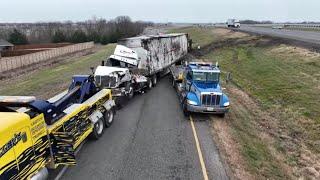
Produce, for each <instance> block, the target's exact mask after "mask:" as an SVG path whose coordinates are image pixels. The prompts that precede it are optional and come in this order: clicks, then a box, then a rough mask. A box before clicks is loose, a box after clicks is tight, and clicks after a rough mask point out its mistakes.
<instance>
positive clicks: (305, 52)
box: [271, 44, 320, 59]
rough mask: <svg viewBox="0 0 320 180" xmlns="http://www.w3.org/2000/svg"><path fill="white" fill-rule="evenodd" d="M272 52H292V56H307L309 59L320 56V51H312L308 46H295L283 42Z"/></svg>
mask: <svg viewBox="0 0 320 180" xmlns="http://www.w3.org/2000/svg"><path fill="white" fill-rule="evenodd" d="M271 53H277V54H281V53H290V54H291V55H292V56H295V55H298V56H303V57H306V58H308V59H315V58H319V57H320V53H318V52H313V51H310V50H309V49H307V48H302V47H295V46H290V45H285V44H281V45H279V46H277V47H274V48H272V49H271Z"/></svg>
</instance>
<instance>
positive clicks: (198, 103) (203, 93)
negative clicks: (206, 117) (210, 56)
mask: <svg viewBox="0 0 320 180" xmlns="http://www.w3.org/2000/svg"><path fill="white" fill-rule="evenodd" d="M170 72H171V77H172V78H171V79H172V85H173V87H174V88H175V89H176V90H177V93H178V96H179V100H180V102H181V105H182V109H183V113H184V114H185V115H189V114H190V113H191V112H198V113H212V114H218V115H220V116H223V117H224V115H225V114H226V113H227V112H228V111H229V105H230V104H229V98H228V96H227V95H226V94H224V93H223V91H222V88H221V86H220V74H221V72H220V69H219V66H218V65H213V64H212V63H204V62H190V63H189V64H187V65H179V66H176V65H173V66H171V68H170Z"/></svg>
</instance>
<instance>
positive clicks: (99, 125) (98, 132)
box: [91, 118, 104, 140]
mask: <svg viewBox="0 0 320 180" xmlns="http://www.w3.org/2000/svg"><path fill="white" fill-rule="evenodd" d="M103 132H104V122H103V119H102V118H101V119H99V120H98V121H97V122H96V123H95V124H94V125H93V131H92V133H91V137H92V139H95V140H98V139H99V138H100V137H101V136H102V134H103Z"/></svg>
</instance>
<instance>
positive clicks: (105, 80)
mask: <svg viewBox="0 0 320 180" xmlns="http://www.w3.org/2000/svg"><path fill="white" fill-rule="evenodd" d="M95 80H96V83H97V84H98V85H100V86H101V87H104V88H112V87H115V86H116V85H117V82H116V78H115V77H109V76H96V77H95Z"/></svg>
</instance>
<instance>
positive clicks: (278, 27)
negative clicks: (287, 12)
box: [272, 25, 284, 29]
mask: <svg viewBox="0 0 320 180" xmlns="http://www.w3.org/2000/svg"><path fill="white" fill-rule="evenodd" d="M283 28H284V26H283V25H274V26H272V29H283Z"/></svg>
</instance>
